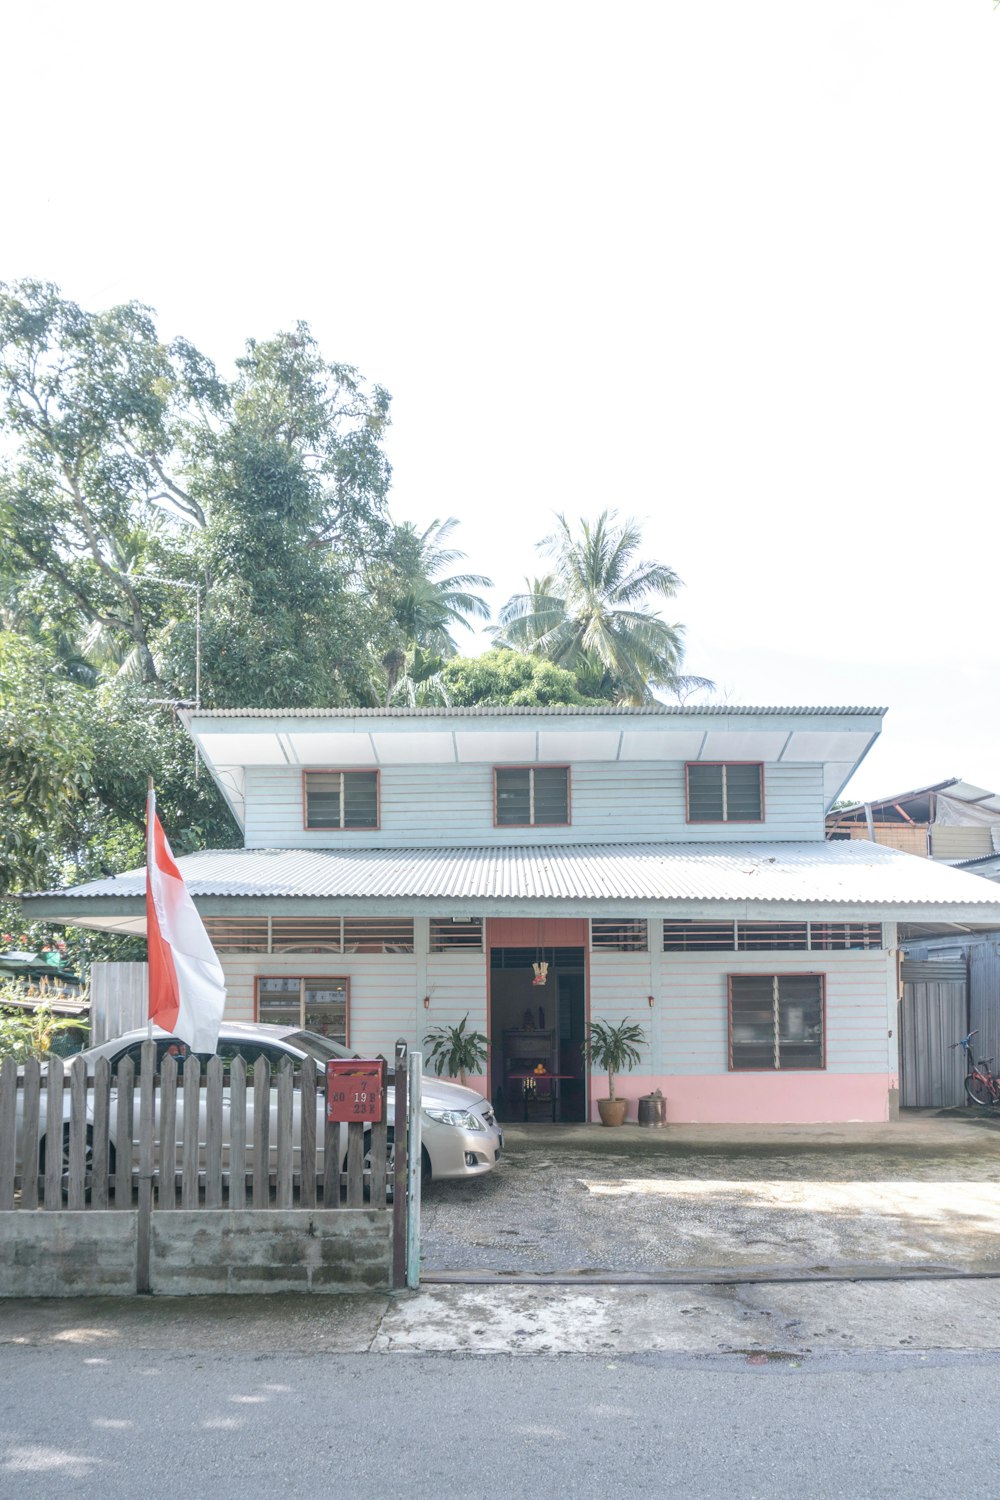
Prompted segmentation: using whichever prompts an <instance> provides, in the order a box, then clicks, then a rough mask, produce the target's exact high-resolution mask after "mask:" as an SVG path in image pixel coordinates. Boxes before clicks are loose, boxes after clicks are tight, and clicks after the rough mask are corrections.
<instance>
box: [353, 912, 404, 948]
mask: <svg viewBox="0 0 1000 1500" xmlns="http://www.w3.org/2000/svg"><path fill="white" fill-rule="evenodd" d="M344 952H345V953H412V952H413V918H412V917H345V918H344Z"/></svg>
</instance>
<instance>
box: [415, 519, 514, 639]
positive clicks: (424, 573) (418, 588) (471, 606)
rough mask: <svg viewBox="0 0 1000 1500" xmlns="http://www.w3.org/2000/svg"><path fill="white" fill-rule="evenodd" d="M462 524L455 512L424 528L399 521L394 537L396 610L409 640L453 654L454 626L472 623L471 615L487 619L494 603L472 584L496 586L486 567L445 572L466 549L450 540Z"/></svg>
mask: <svg viewBox="0 0 1000 1500" xmlns="http://www.w3.org/2000/svg"><path fill="white" fill-rule="evenodd" d="M457 525H458V522H457V520H456V519H455V518H454V516H449V517H448V519H447V520H445V521H437V520H434V521H432V522H431V524H430V525H429V526H428V527H427V528H426V530H424V531H422V532H420V531H418V530H417V528H416V527H415V526H414V525H413V523H412V522H410V521H406V522H404V523H403V525H402V526H397V527H396V535H395V538H394V542H393V552H394V555H395V557H394V560H395V570H396V573H397V578H398V587H397V591H396V597H395V599H394V601H393V610H392V612H393V616H394V618H395V621H396V624H397V625H398V626H399V628H400V631H401V632H402V634H403V637H404V638H405V640H406V642H407V644H408V645H411V646H413V645H418V646H423V647H424V648H425V649H427V650H431V651H436V652H437V653H438V655H440V656H444V657H448V656H456V655H457V654H458V647H457V646H456V645H455V642H454V640H453V639H452V635H451V632H452V630H453V629H454V627H455V626H456V625H461V626H463V627H464V628H466V629H469V628H471V626H470V617H473V618H475V619H479V620H488V619H489V617H490V607H489V605H488V604H487V603H486V600H485V599H483V598H482V597H481V596H480V595H479V594H475V593H472V592H471V590H472V589H480V588H485V589H489V588H492V587H493V580H492V579H490V578H485V577H484V576H483V575H482V574H481V573H454V574H451V575H450V576H448V577H444V578H442V577H441V576H440V575H441V574H442V573H443V571H444V569H445V568H450V567H452V566H454V564H455V563H456V562H459V561H460V560H461V559H462V558H464V556H465V553H464V552H460V551H459V550H458V548H456V547H449V546H447V545H446V543H447V541H448V538H449V537H450V536H451V533H452V532H453V531H454V529H455V527H456V526H457Z"/></svg>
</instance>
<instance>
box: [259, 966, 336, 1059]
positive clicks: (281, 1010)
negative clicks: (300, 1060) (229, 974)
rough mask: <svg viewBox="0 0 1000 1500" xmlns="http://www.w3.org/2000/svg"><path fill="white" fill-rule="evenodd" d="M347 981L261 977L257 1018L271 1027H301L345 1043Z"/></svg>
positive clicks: (283, 976)
mask: <svg viewBox="0 0 1000 1500" xmlns="http://www.w3.org/2000/svg"><path fill="white" fill-rule="evenodd" d="M348 995H349V983H348V980H347V979H346V978H340V979H327V978H323V979H314V978H312V977H310V978H308V979H307V978H305V977H303V976H301V975H300V976H298V977H295V976H289V975H284V974H282V975H276V976H273V977H272V976H268V977H266V978H265V977H263V976H261V977H260V978H259V979H258V980H257V1019H258V1021H262V1022H265V1023H266V1024H268V1025H271V1026H300V1027H304V1028H305V1029H306V1030H307V1031H318V1032H319V1034H320V1036H327V1037H329V1038H330V1039H331V1041H334V1042H342V1043H343V1044H344V1046H345V1047H346V1046H347V1036H348Z"/></svg>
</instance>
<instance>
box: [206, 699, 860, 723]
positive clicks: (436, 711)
mask: <svg viewBox="0 0 1000 1500" xmlns="http://www.w3.org/2000/svg"><path fill="white" fill-rule="evenodd" d="M888 712H889V710H888V709H887V708H829V707H826V708H787V707H786V708H783V707H779V706H777V705H770V706H768V707H764V708H744V707H742V706H740V705H734V704H731V703H689V704H681V703H656V704H650V705H647V706H645V707H641V708H630V707H627V706H626V707H621V708H618V707H615V706H614V705H613V704H600V705H596V706H591V707H587V706H581V705H573V706H571V705H565V706H560V705H556V706H549V707H546V708H498V707H493V706H491V705H487V704H476V705H475V706H473V707H471V708H197V709H195V708H190V707H188V708H185V709H184V710H183V717H184V719H185V720H188V719H193V718H194V719H492V718H504V719H545V718H585V719H586V718H592V717H593V716H595V715H598V716H600V715H613V716H615V717H623V718H643V717H649V716H652V717H654V718H662V717H680V718H688V719H690V718H695V717H697V716H699V715H709V716H710V717H712V718H738V717H740V716H743V715H760V714H767V715H773V714H811V715H812V714H819V715H824V716H829V715H834V716H843V715H847V714H863V715H878V716H884V715H885V714H887V713H888Z"/></svg>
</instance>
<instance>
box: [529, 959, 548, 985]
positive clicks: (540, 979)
mask: <svg viewBox="0 0 1000 1500" xmlns="http://www.w3.org/2000/svg"><path fill="white" fill-rule="evenodd" d="M531 967H532V968H533V969H534V971H535V977H534V979H533V980H532V981H531V982H532V984H544V983H545V981H546V980H547V979H548V977H549V966H548V964H547V963H545V962H540V963H534V964H532V965H531Z"/></svg>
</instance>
